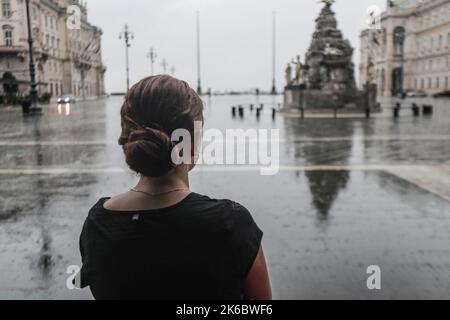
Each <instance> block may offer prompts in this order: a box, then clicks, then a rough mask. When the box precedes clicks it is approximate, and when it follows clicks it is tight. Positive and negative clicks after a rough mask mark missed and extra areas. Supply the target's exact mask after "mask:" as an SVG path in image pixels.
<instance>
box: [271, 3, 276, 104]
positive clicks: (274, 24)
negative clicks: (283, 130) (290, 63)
mask: <svg viewBox="0 0 450 320" xmlns="http://www.w3.org/2000/svg"><path fill="white" fill-rule="evenodd" d="M276 19H277V14H276V12H275V11H274V12H273V13H272V90H271V94H273V95H276V94H277V85H276V80H275V79H276V54H277V51H276V50H277V49H276V44H277V42H276V41H277V38H276V37H277V33H276V27H277V20H276Z"/></svg>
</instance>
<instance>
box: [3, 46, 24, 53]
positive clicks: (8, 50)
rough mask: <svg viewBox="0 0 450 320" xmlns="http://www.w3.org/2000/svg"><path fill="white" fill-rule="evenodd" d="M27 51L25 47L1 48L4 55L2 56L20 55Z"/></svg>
mask: <svg viewBox="0 0 450 320" xmlns="http://www.w3.org/2000/svg"><path fill="white" fill-rule="evenodd" d="M26 51H27V50H26V48H25V47H24V46H5V45H1V46H0V53H2V54H5V53H10V54H18V53H23V52H26Z"/></svg>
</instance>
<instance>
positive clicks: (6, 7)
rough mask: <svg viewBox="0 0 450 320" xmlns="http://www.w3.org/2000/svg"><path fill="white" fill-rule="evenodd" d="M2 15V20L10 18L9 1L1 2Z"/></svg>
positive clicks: (3, 0)
mask: <svg viewBox="0 0 450 320" xmlns="http://www.w3.org/2000/svg"><path fill="white" fill-rule="evenodd" d="M2 14H3V17H4V18H10V17H11V0H2Z"/></svg>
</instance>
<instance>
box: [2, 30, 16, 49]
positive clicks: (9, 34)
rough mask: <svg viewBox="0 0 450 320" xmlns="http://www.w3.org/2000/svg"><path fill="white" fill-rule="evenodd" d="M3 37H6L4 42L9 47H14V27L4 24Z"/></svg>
mask: <svg viewBox="0 0 450 320" xmlns="http://www.w3.org/2000/svg"><path fill="white" fill-rule="evenodd" d="M3 39H4V41H5V42H4V44H5V46H7V47H12V46H13V45H14V41H13V28H12V27H11V26H9V25H4V26H3Z"/></svg>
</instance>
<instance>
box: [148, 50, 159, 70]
mask: <svg viewBox="0 0 450 320" xmlns="http://www.w3.org/2000/svg"><path fill="white" fill-rule="evenodd" d="M157 57H158V55H157V54H156V52H155V50H153V48H150V52H149V53H147V58H149V59H150V66H151V75H152V76H153V75H154V74H155V70H154V64H155V60H156V58H157Z"/></svg>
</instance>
